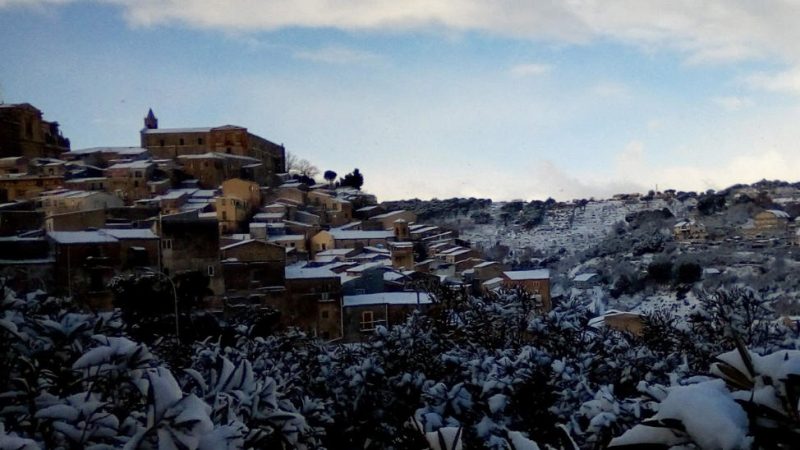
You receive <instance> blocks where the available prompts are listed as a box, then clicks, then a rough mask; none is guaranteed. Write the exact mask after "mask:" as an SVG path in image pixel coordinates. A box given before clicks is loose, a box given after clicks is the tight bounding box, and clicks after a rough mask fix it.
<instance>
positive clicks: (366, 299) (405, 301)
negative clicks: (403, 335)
mask: <svg viewBox="0 0 800 450" xmlns="http://www.w3.org/2000/svg"><path fill="white" fill-rule="evenodd" d="M417 298H419V304H420V305H429V304H431V303H433V301H432V300H431V296H430V294H428V293H427V292H420V293H419V297H417V293H416V292H380V293H377V294H361V295H345V296H344V299H343V301H342V303H343V305H344V307H345V308H347V307H353V306H366V305H416V304H417Z"/></svg>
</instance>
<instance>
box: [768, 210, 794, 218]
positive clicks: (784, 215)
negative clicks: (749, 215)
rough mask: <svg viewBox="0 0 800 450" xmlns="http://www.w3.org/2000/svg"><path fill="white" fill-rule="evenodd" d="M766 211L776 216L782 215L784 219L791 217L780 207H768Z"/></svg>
mask: <svg viewBox="0 0 800 450" xmlns="http://www.w3.org/2000/svg"><path fill="white" fill-rule="evenodd" d="M766 212H768V213H771V214H773V215H775V217H780V218H783V219H788V218H789V214H786V212H785V211H781V210H779V209H768V210H767V211H766Z"/></svg>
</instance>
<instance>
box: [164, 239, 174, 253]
mask: <svg viewBox="0 0 800 450" xmlns="http://www.w3.org/2000/svg"><path fill="white" fill-rule="evenodd" d="M161 248H162V249H164V250H172V239H164V240H162V241H161Z"/></svg>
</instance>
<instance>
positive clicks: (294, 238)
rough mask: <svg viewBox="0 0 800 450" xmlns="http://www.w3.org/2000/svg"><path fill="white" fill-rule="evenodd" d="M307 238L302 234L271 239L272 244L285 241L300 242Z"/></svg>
mask: <svg viewBox="0 0 800 450" xmlns="http://www.w3.org/2000/svg"><path fill="white" fill-rule="evenodd" d="M305 238H306V237H305V236H303V235H302V234H284V235H283V236H272V237H270V238H269V241H270V242H283V241H300V240H303V239H305Z"/></svg>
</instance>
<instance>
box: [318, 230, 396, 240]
mask: <svg viewBox="0 0 800 450" xmlns="http://www.w3.org/2000/svg"><path fill="white" fill-rule="evenodd" d="M328 233H330V234H331V236H333V238H334V239H336V240H340V239H388V238H391V237H394V232H393V231H362V230H330V231H328Z"/></svg>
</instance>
